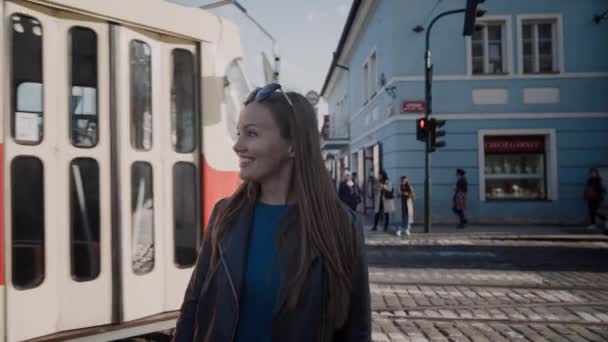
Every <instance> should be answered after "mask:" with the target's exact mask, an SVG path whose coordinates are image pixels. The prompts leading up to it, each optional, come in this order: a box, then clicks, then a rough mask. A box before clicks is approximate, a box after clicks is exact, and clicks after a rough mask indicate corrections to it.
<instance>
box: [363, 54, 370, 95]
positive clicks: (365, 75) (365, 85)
mask: <svg viewBox="0 0 608 342" xmlns="http://www.w3.org/2000/svg"><path fill="white" fill-rule="evenodd" d="M368 84H369V63H368V62H365V64H364V65H363V103H364V104H365V103H367V100H369V87H368Z"/></svg>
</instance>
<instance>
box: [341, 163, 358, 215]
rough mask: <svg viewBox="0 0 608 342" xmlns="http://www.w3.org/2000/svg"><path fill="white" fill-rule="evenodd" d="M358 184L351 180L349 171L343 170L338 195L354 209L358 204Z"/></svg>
mask: <svg viewBox="0 0 608 342" xmlns="http://www.w3.org/2000/svg"><path fill="white" fill-rule="evenodd" d="M359 192H360V191H359V186H358V185H357V183H355V182H354V181H353V177H352V175H351V174H350V171H346V172H344V180H343V181H342V182H340V187H339V189H338V196H340V199H341V200H342V202H344V203H345V204H346V205H347V206H348V207H349V208H350V209H351V210H353V211H356V210H357V205H358V204H359V201H360V200H361V199H360V194H359Z"/></svg>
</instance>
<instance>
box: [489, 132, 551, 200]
mask: <svg viewBox="0 0 608 342" xmlns="http://www.w3.org/2000/svg"><path fill="white" fill-rule="evenodd" d="M545 140H546V137H545V136H544V135H519V136H518V135H514V136H506V135H505V136H503V135H501V136H498V135H496V136H485V137H484V157H485V165H484V179H485V192H486V193H485V197H486V199H488V200H546V199H547V172H546V160H547V156H546V152H545V151H546V149H545Z"/></svg>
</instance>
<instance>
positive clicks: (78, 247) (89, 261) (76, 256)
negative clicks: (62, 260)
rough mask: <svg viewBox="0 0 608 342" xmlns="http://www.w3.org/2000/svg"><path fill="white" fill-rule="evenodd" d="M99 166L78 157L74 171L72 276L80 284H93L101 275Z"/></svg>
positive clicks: (71, 230) (71, 216)
mask: <svg viewBox="0 0 608 342" xmlns="http://www.w3.org/2000/svg"><path fill="white" fill-rule="evenodd" d="M99 223H100V217H99V165H97V161H95V159H91V158H77V159H74V160H73V161H72V163H71V168H70V240H71V253H70V254H71V259H72V260H71V273H72V278H73V279H75V280H76V281H90V280H93V279H95V278H97V276H99V272H100V261H101V257H100V247H101V246H100V244H99V238H100V230H99Z"/></svg>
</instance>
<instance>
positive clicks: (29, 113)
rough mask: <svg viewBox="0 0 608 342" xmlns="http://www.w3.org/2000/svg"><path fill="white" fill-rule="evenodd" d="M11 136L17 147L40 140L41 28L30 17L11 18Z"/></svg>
mask: <svg viewBox="0 0 608 342" xmlns="http://www.w3.org/2000/svg"><path fill="white" fill-rule="evenodd" d="M11 27H12V30H11V43H12V44H11V47H12V51H11V53H12V55H11V61H12V66H11V99H12V120H11V135H12V137H13V138H14V139H15V141H16V142H17V143H18V144H22V145H37V144H39V143H40V142H41V141H42V137H43V135H44V134H43V127H44V122H43V116H44V96H43V93H44V92H43V84H42V26H41V24H40V22H39V21H38V20H37V19H35V18H33V17H30V16H27V15H22V14H14V15H12V16H11Z"/></svg>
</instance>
